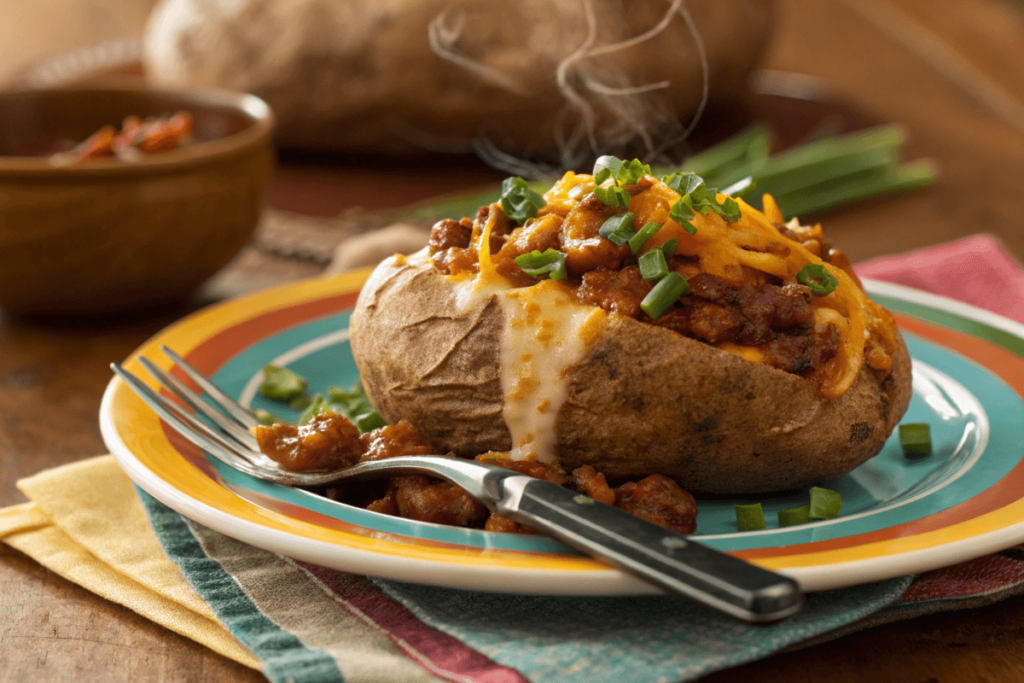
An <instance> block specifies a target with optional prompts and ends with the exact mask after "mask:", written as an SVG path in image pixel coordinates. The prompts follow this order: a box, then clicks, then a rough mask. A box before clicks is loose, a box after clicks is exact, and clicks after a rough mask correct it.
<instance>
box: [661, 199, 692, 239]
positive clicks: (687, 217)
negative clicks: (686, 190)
mask: <svg viewBox="0 0 1024 683" xmlns="http://www.w3.org/2000/svg"><path fill="white" fill-rule="evenodd" d="M668 217H669V218H671V219H672V220H674V221H675V222H676V223H678V224H679V225H680V226H681V227H682V228H683V230H685V231H686V232H688V233H690V234H691V235H694V234H696V233H697V228H696V226H694V225H693V224H692V223H690V222H689V221H692V220H693V204H692V203H691V199H690V195H688V194H686V195H683V196H682V198H681V199H680V200H679V201H678V202H676V203H675V204H673V205H672V210H671V211H669V212H668Z"/></svg>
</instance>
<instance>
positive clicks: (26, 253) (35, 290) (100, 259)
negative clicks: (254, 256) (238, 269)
mask: <svg viewBox="0 0 1024 683" xmlns="http://www.w3.org/2000/svg"><path fill="white" fill-rule="evenodd" d="M180 110H187V111H189V112H191V114H192V116H193V119H194V121H195V126H194V139H195V142H194V143H193V144H190V145H187V146H184V147H181V148H179V149H176V150H173V151H170V152H165V153H162V154H152V155H147V156H146V157H145V158H143V159H142V160H141V161H138V162H125V161H120V160H117V159H102V160H96V161H89V162H84V163H79V164H73V165H66V166H56V165H54V163H53V162H52V161H51V159H50V156H49V155H50V153H51V152H53V151H56V150H57V149H58V148H59V146H60V144H61V142H62V141H67V140H70V141H81V140H85V139H86V138H88V137H89V135H91V134H92V133H94V132H95V131H96V130H98V129H99V128H100V127H101V126H103V125H107V124H111V125H115V126H119V125H120V123H121V121H122V120H123V119H124V118H125V117H126V116H128V115H129V114H134V115H137V116H141V117H147V116H159V115H162V114H169V113H173V112H176V111H180ZM273 127H274V116H273V114H272V112H271V111H270V108H269V107H268V106H267V105H266V103H264V102H263V101H262V100H260V99H259V98H257V97H255V96H252V95H243V94H237V93H229V92H222V91H214V90H189V91H172V90H152V89H148V88H146V87H145V86H142V85H130V86H129V85H126V86H108V87H101V86H97V87H75V88H61V89H40V90H36V89H21V90H11V91H6V92H0V308H2V309H4V311H6V312H8V313H14V314H43V315H98V314H105V313H116V312H124V311H131V310H138V309H143V308H147V307H152V306H158V305H163V304H169V303H173V302H177V301H182V300H184V299H186V298H187V297H189V296H190V295H191V294H193V293H194V292H195V290H196V289H197V288H198V287H199V286H200V285H201V284H202V283H203V282H204V281H205V280H207V279H208V278H209V277H210V276H211V275H213V274H214V273H215V272H216V271H217V270H219V269H220V268H221V267H222V266H224V265H225V264H226V263H227V262H228V261H230V260H231V258H232V257H233V256H235V254H237V253H238V251H239V250H240V249H241V248H242V247H243V246H244V245H245V243H246V242H247V241H248V239H249V237H250V235H251V234H252V232H253V230H254V229H255V227H256V223H257V219H258V218H259V215H260V211H261V210H262V208H263V205H264V202H265V200H266V195H267V190H268V185H269V181H270V176H271V172H272V170H273V163H274V154H273V151H272V147H271V142H272V141H271V133H272V131H273Z"/></svg>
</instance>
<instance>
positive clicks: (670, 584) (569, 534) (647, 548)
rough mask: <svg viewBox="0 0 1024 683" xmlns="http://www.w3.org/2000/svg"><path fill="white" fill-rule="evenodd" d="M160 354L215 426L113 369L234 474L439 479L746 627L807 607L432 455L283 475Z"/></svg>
mask: <svg viewBox="0 0 1024 683" xmlns="http://www.w3.org/2000/svg"><path fill="white" fill-rule="evenodd" d="M161 349H162V350H163V352H164V353H165V354H167V356H168V357H169V358H170V359H171V360H172V361H174V363H175V364H176V365H177V366H178V368H180V369H181V371H182V372H183V373H184V374H185V375H186V376H187V377H188V378H189V379H191V380H192V381H193V382H195V383H196V385H198V386H199V387H200V388H201V389H202V390H203V392H205V394H206V396H207V397H208V398H209V402H207V400H204V399H203V398H202V397H201V396H200V395H197V394H196V393H194V392H193V391H192V390H191V389H190V388H189V387H188V386H187V385H186V384H185V383H184V382H182V381H181V380H179V379H178V378H176V377H174V376H173V375H172V374H171V373H169V372H167V371H166V370H163V369H162V368H160V367H159V366H157V365H156V364H154V363H153V362H152V361H150V360H148V359H147V358H143V357H140V358H139V362H140V363H141V364H142V365H143V367H145V368H146V370H147V371H148V372H150V373H151V374H152V375H153V377H155V378H156V380H157V381H158V382H159V383H160V384H162V385H163V386H164V387H165V388H167V389H168V390H170V391H171V392H172V393H174V394H175V395H176V396H178V397H179V398H180V399H181V400H182V402H184V404H185V405H187V406H189V407H190V408H191V409H192V410H194V411H195V412H196V413H198V414H202V415H203V416H205V417H206V418H208V419H209V420H210V423H207V422H204V421H203V420H201V419H199V418H198V417H196V415H195V414H193V413H191V412H189V411H187V410H184V409H182V408H181V407H180V406H179V405H178V404H176V403H175V402H174V401H172V400H170V399H168V398H166V397H164V396H162V395H161V394H159V393H158V392H156V391H154V390H153V389H152V388H150V387H149V386H148V385H147V384H145V383H144V382H143V381H142V380H140V379H139V378H138V377H136V376H135V375H133V374H132V373H131V372H128V371H127V370H125V369H124V368H123V367H121V366H120V365H118V364H117V363H112V364H111V368H112V369H113V371H114V372H115V373H117V375H118V376H119V377H120V378H121V379H122V380H124V381H125V382H126V383H127V384H128V386H129V387H130V388H131V389H132V390H133V391H134V392H135V393H136V394H138V396H139V398H141V399H142V400H143V401H144V402H145V403H146V404H147V405H148V406H149V407H150V408H152V409H153V410H154V411H156V413H157V414H158V415H159V416H160V417H161V418H163V419H164V420H165V421H166V422H167V423H168V424H169V425H170V426H171V427H173V428H174V429H175V430H176V431H177V432H178V433H180V434H181V435H182V436H183V437H185V438H186V439H188V440H189V441H191V442H192V443H193V444H195V445H196V446H198V447H199V448H201V449H203V450H204V451H206V452H207V453H209V454H210V455H212V456H213V457H215V458H217V459H218V460H220V461H221V462H223V463H224V464H226V465H228V466H229V467H233V468H235V469H237V470H239V471H241V472H244V473H246V474H248V475H250V476H253V477H256V478H257V479H265V480H268V481H272V482H276V483H278V484H284V485H287V486H304V487H305V486H323V485H325V484H332V483H335V482H339V481H342V480H349V479H360V478H361V479H367V478H379V477H390V476H397V475H403V474H425V475H429V476H433V477H439V478H441V479H445V480H447V481H450V482H452V483H453V484H456V485H458V486H461V487H462V488H463V489H465V490H466V491H467V492H468V493H469V494H470V495H471V496H473V497H474V498H476V499H477V500H479V501H480V502H482V503H483V504H484V505H486V506H487V507H488V508H489V509H490V510H491V511H493V512H497V513H499V514H501V515H502V516H504V517H507V518H509V519H512V520H515V521H517V522H520V523H522V524H525V525H527V526H529V527H532V528H533V529H536V530H538V531H540V532H543V533H546V534H548V535H550V536H553V537H555V538H557V539H558V540H560V541H562V542H564V543H566V544H568V545H570V546H572V547H574V548H577V549H579V550H581V551H583V552H585V553H587V554H589V555H592V556H594V557H596V558H598V559H601V560H604V561H605V562H607V563H610V564H612V565H614V566H616V567H619V568H621V569H624V570H626V571H628V572H630V573H632V574H634V575H636V576H639V577H640V578H642V579H644V580H646V581H649V582H650V583H653V584H655V585H656V586H659V587H660V588H662V589H664V590H666V591H668V592H671V593H675V594H677V595H681V596H683V597H685V598H688V599H690V600H693V601H694V602H697V603H699V604H701V605H704V606H706V607H710V608H712V609H715V610H718V611H720V612H723V613H725V614H728V615H730V616H733V617H735V618H737V619H740V620H742V621H746V622H749V623H754V624H764V623H771V622H774V621H778V620H780V619H783V618H785V617H787V616H790V615H791V614H793V613H795V612H797V611H798V610H799V609H800V607H801V606H802V605H803V602H804V598H803V593H802V592H801V590H800V587H799V586H798V585H797V583H796V582H795V581H793V580H792V579H790V578H789V577H786V576H782V575H780V574H776V573H773V572H770V571H768V570H766V569H762V568H761V567H757V566H755V565H753V564H749V563H747V562H744V561H743V560H740V559H738V558H735V557H732V556H730V555H727V554H725V553H722V552H719V551H717V550H712V549H711V548H708V547H707V546H704V545H701V544H699V543H695V542H693V541H692V540H691V539H689V538H688V537H686V536H682V535H680V534H676V533H673V532H671V531H668V530H666V529H664V528H662V527H659V526H656V525H654V524H651V523H650V522H646V521H644V520H642V519H640V518H638V517H634V516H633V515H630V514H628V513H626V512H623V511H622V510H619V509H617V508H614V507H611V506H609V505H605V504H603V503H599V502H597V501H595V500H593V499H592V498H589V497H587V496H584V495H580V494H577V493H574V492H572V491H570V490H568V489H566V488H564V487H561V486H558V485H557V484H554V483H552V482H549V481H544V480H542V479H534V478H532V477H528V476H526V475H523V474H519V473H516V472H513V471H511V470H507V469H504V468H501V467H497V466H495V465H488V464H485V463H480V462H476V461H472V460H464V459H461V458H454V457H447V456H437V455H426V456H401V457H396V458H387V459H384V460H375V461H371V462H363V463H359V464H357V465H354V466H352V467H349V468H346V469H343V470H339V471H335V472H323V473H298V472H288V471H285V470H282V469H280V468H278V467H277V466H276V463H274V462H273V461H271V460H270V459H269V458H267V457H266V456H265V455H263V454H262V453H261V452H260V450H259V446H258V444H257V442H256V438H255V437H254V436H253V434H252V433H251V431H250V430H251V429H252V428H254V427H256V426H257V425H259V424H260V422H259V420H257V419H256V416H255V415H254V414H253V413H252V411H250V410H248V409H247V408H245V407H243V406H241V405H239V404H238V403H236V402H235V401H234V400H233V399H232V398H231V397H230V396H228V395H227V394H225V393H224V392H223V391H222V390H221V389H219V388H218V387H217V386H216V385H215V384H213V382H211V381H210V380H209V379H207V378H206V377H204V376H203V375H202V373H200V372H199V371H197V370H196V369H195V368H193V367H192V366H191V365H189V364H188V363H187V362H185V361H184V360H183V359H182V358H181V357H180V356H179V355H178V354H177V353H175V352H174V351H172V350H171V349H169V348H167V347H166V346H162V347H161ZM211 404H212V405H211ZM218 409H219V410H218ZM211 423H212V424H211Z"/></svg>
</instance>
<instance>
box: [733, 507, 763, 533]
mask: <svg viewBox="0 0 1024 683" xmlns="http://www.w3.org/2000/svg"><path fill="white" fill-rule="evenodd" d="M763 528H765V522H764V510H762V509H761V504H760V503H754V504H753V505H737V506H736V529H737V530H739V531H757V530H758V529H763Z"/></svg>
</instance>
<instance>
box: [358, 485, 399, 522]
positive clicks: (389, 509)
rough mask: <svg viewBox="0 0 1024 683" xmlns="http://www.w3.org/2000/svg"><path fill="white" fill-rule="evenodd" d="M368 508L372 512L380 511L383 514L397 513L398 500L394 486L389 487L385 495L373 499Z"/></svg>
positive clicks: (393, 514)
mask: <svg viewBox="0 0 1024 683" xmlns="http://www.w3.org/2000/svg"><path fill="white" fill-rule="evenodd" d="M366 509H367V510H369V511H370V512H379V513H380V514H382V515H391V516H395V515H397V514H398V501H397V500H395V489H394V487H388V491H387V493H385V494H384V497H383V498H378V499H377V500H375V501H373V502H372V503H370V504H369V505H367V506H366Z"/></svg>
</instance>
